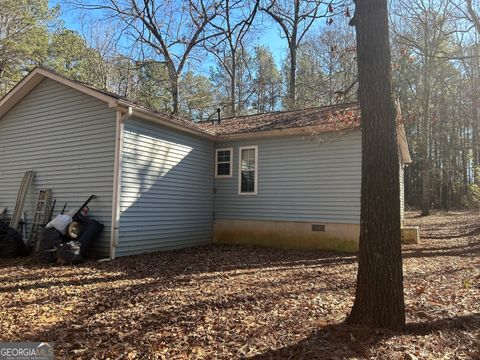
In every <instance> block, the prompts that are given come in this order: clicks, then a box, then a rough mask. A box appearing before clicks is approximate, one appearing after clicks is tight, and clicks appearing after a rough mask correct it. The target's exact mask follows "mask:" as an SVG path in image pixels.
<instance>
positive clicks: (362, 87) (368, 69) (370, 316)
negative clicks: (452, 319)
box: [347, 0, 405, 329]
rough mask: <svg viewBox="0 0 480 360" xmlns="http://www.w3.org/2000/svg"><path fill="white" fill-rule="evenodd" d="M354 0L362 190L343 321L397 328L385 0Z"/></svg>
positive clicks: (398, 263) (396, 212)
mask: <svg viewBox="0 0 480 360" xmlns="http://www.w3.org/2000/svg"><path fill="white" fill-rule="evenodd" d="M355 4H356V9H355V16H354V18H353V19H352V22H351V24H352V25H355V27H356V32H357V53H358V56H357V62H358V79H359V90H358V95H359V100H360V107H361V113H362V117H361V118H362V120H361V122H362V124H361V126H362V190H361V219H360V253H359V257H358V274H357V288H356V293H355V302H354V304H353V308H352V311H351V313H350V315H349V317H348V319H347V322H349V323H354V324H362V325H367V326H374V327H383V328H391V329H399V328H402V327H404V325H405V304H404V296H403V272H402V254H401V246H400V182H399V166H398V164H399V158H398V145H397V137H396V127H397V124H396V111H395V106H394V102H393V99H392V90H391V59H390V45H389V29H388V12H387V0H356V1H355ZM380 173H381V174H382V176H379V174H380Z"/></svg>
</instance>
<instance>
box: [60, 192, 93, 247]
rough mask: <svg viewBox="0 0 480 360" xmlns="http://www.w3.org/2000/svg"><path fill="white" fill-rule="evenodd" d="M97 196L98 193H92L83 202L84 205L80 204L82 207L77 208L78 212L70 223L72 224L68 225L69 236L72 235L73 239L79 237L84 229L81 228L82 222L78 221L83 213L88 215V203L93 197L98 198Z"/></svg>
mask: <svg viewBox="0 0 480 360" xmlns="http://www.w3.org/2000/svg"><path fill="white" fill-rule="evenodd" d="M96 198H97V196H96V195H90V197H89V198H88V200H87V201H85V202H84V203H83V205H82V206H80V208H79V209H78V210H77V212H76V213H75V214H74V215H73V216H72V218H73V222H71V223H70V225H69V226H68V230H67V234H68V236H69V237H71V238H72V239H77V238H78V237H79V236H80V232H81V231H82V229H81V225H80V222H79V221H78V220H79V217H80V215H82V214H83V215H86V213H87V212H88V206H87V205H88V204H89V203H90V201H92V200H93V199H96ZM85 210H86V211H85Z"/></svg>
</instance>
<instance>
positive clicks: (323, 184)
mask: <svg viewBox="0 0 480 360" xmlns="http://www.w3.org/2000/svg"><path fill="white" fill-rule="evenodd" d="M248 145H258V162H259V163H258V194H257V195H238V171H239V169H238V161H239V160H238V156H239V146H248ZM216 147H217V148H228V147H233V176H232V177H231V178H222V179H216V180H215V190H216V193H215V219H245V220H273V221H275V220H280V221H314V222H333V223H350V224H358V223H359V222H360V184H361V153H362V152H361V136H360V131H354V132H350V133H348V134H333V135H329V136H326V137H325V136H322V137H320V138H319V137H317V136H314V137H309V136H307V137H305V136H286V137H276V138H263V139H252V140H242V141H234V142H222V143H218V144H217V145H216Z"/></svg>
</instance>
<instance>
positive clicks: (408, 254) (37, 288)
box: [0, 212, 480, 359]
mask: <svg viewBox="0 0 480 360" xmlns="http://www.w3.org/2000/svg"><path fill="white" fill-rule="evenodd" d="M479 218H480V214H478V213H471V212H470V213H469V212H457V213H450V214H448V215H441V214H437V215H434V216H430V217H427V218H419V217H416V216H415V214H409V220H408V222H409V223H410V224H412V225H419V226H421V235H422V241H421V244H419V245H408V246H405V247H404V252H403V254H404V268H405V294H406V304H407V317H408V322H409V325H408V328H407V329H406V330H405V331H403V332H397V333H392V332H388V331H372V330H367V329H362V328H353V327H348V326H345V325H343V324H342V323H341V322H342V320H343V319H344V318H345V316H346V315H347V313H348V311H349V309H350V307H351V304H352V301H353V295H354V285H355V274H356V273H355V271H356V265H355V256H352V255H342V254H334V253H327V252H305V251H282V250H274V249H264V248H245V247H227V246H206V247H202V248H197V249H187V250H182V251H175V252H168V253H157V254H148V255H141V256H134V257H129V258H122V259H117V260H115V261H112V262H106V263H96V262H90V263H87V264H84V265H81V266H77V267H59V266H45V265H37V264H34V263H32V262H31V261H30V260H24V259H23V260H18V259H17V260H8V261H5V260H2V262H1V263H0V267H1V269H2V272H1V273H0V319H1V322H0V340H1V341H18V340H38V341H40V340H42V341H47V340H48V341H55V342H56V346H55V348H56V356H57V357H58V358H84V359H92V358H108V357H109V358H122V359H136V358H166V359H183V358H199V359H200V358H210V359H211V358H245V357H254V358H258V359H262V358H265V359H270V358H271V359H279V358H293V359H298V358H305V359H310V358H320V359H342V358H349V359H356V358H358V359H359V358H378V359H387V358H388V359H416V358H419V359H427V358H428V359H432V358H434V359H473V358H479V357H480V355H479V349H480V338H479V337H480V314H479V313H480V222H479V221H478V219H479Z"/></svg>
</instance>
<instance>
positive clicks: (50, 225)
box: [0, 171, 104, 264]
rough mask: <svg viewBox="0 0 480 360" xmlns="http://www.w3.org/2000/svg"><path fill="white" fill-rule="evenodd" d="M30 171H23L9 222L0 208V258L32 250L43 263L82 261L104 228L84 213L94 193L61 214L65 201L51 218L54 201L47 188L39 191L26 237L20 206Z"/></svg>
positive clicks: (30, 175) (32, 173) (27, 253)
mask: <svg viewBox="0 0 480 360" xmlns="http://www.w3.org/2000/svg"><path fill="white" fill-rule="evenodd" d="M34 174H35V172H34V171H27V172H26V173H25V176H24V178H23V180H22V183H21V185H20V190H19V192H18V196H17V203H16V205H15V210H14V212H13V215H12V217H11V219H10V220H9V221H7V219H6V218H4V215H5V213H6V209H5V208H3V209H0V257H16V256H28V255H29V254H30V253H31V252H32V250H34V253H35V256H36V258H37V259H38V260H39V261H41V262H44V263H53V262H58V263H61V264H78V263H80V262H83V261H84V260H85V258H86V256H87V253H88V251H89V249H90V248H91V247H92V244H93V243H94V242H95V240H96V239H97V238H98V236H99V235H100V233H101V232H102V230H103V227H104V226H103V225H102V224H100V223H99V222H98V221H96V220H94V219H91V218H90V217H89V216H88V210H89V208H88V206H87V205H88V204H89V203H90V201H92V200H93V199H95V198H96V196H95V195H91V196H90V197H89V198H88V200H87V201H86V202H85V203H84V204H83V205H82V206H81V207H80V208H79V209H78V210H77V211H74V210H73V211H69V212H68V213H65V209H66V207H67V204H65V206H64V207H63V210H62V212H61V213H60V214H59V215H57V216H55V218H53V219H52V217H53V212H54V209H55V203H56V200H54V201H53V205H52V204H51V198H52V196H51V195H52V191H51V189H42V190H40V191H39V193H38V197H37V204H36V207H35V208H34V214H33V220H32V228H31V231H30V234H29V238H28V239H27V236H26V221H25V218H26V215H25V213H24V212H23V207H24V203H25V198H26V194H27V191H28V188H29V186H30V184H31V183H32V180H33V176H34ZM2 219H3V220H4V221H2Z"/></svg>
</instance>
